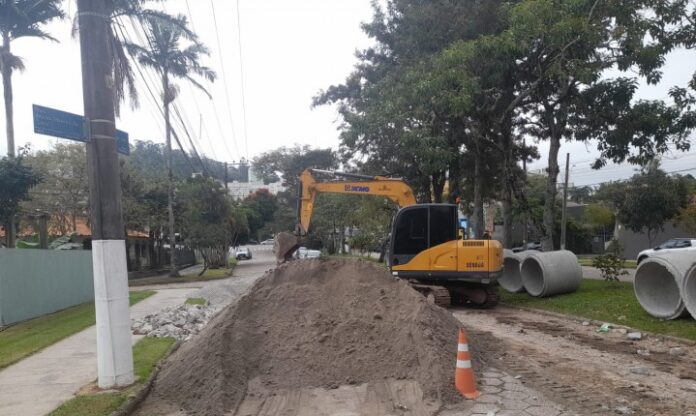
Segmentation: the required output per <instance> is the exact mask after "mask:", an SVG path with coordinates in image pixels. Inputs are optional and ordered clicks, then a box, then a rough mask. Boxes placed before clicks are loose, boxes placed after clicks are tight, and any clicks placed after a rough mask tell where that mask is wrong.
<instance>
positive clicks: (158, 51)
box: [126, 16, 216, 276]
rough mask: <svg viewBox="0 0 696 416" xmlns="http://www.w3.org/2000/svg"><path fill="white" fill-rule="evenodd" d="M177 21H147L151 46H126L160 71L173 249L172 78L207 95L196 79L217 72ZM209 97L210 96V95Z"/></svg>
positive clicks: (173, 265) (210, 77)
mask: <svg viewBox="0 0 696 416" xmlns="http://www.w3.org/2000/svg"><path fill="white" fill-rule="evenodd" d="M174 20H175V22H176V23H174V22H165V21H162V20H161V19H158V18H154V17H150V18H147V20H146V22H147V25H146V31H145V36H146V38H147V42H148V45H149V47H148V48H146V47H143V46H140V45H136V44H134V43H128V44H127V45H126V46H127V48H128V50H129V51H130V53H131V54H132V55H133V56H135V57H136V58H137V59H138V62H140V64H142V65H143V66H146V67H150V68H152V69H154V70H155V71H157V73H158V74H159V75H160V77H161V81H162V108H163V112H164V123H165V130H166V143H167V176H168V181H169V182H168V183H169V191H168V194H169V198H168V199H169V202H168V208H167V209H168V211H169V240H170V244H171V245H172V247H174V241H175V233H174V206H173V204H174V184H173V173H172V140H171V135H172V126H171V122H170V117H169V111H170V105H171V103H172V102H173V101H174V100H175V99H176V96H177V93H178V88H177V86H176V85H175V84H173V82H172V81H173V79H182V80H186V81H188V82H190V83H192V84H193V85H194V86H196V87H197V88H198V89H200V90H201V91H203V92H205V93H206V94H208V92H207V90H206V89H205V87H204V86H203V85H202V84H200V83H199V82H198V80H197V79H196V78H194V76H199V77H202V78H203V79H205V80H208V81H210V82H213V81H215V78H216V75H215V72H214V71H213V70H212V69H210V68H208V67H206V66H204V65H201V63H200V60H201V57H202V56H203V55H208V54H209V52H208V49H207V48H206V47H205V46H204V45H203V44H202V43H201V42H200V41H199V40H198V38H197V37H196V36H195V35H194V34H193V33H192V32H190V31H186V30H184V29H183V28H184V27H187V21H186V18H185V17H184V16H177V17H176V18H175V19H174ZM184 40H187V41H189V42H190V44H189V45H188V46H182V42H183V41H184ZM208 96H210V94H208ZM171 268H172V270H171V275H172V276H177V275H178V272H177V269H176V261H175V255H174V250H172V255H171Z"/></svg>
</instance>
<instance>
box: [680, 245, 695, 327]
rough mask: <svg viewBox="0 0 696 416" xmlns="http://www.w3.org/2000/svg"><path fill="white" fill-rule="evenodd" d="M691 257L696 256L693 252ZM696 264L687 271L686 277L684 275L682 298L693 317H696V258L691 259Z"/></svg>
mask: <svg viewBox="0 0 696 416" xmlns="http://www.w3.org/2000/svg"><path fill="white" fill-rule="evenodd" d="M691 257H696V256H695V255H694V254H691ZM691 261H692V262H694V264H693V265H692V266H691V268H690V269H689V270H688V271H687V272H686V277H684V284H683V285H682V300H683V301H684V306H686V309H687V310H688V311H689V313H690V314H691V316H692V317H694V319H696V258H692V260H691Z"/></svg>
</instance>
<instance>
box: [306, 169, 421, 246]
mask: <svg viewBox="0 0 696 416" xmlns="http://www.w3.org/2000/svg"><path fill="white" fill-rule="evenodd" d="M317 173H320V174H328V175H332V176H334V177H341V178H346V179H356V180H355V181H350V180H334V181H317V179H316V178H315V176H314V175H315V174H317ZM320 193H332V194H348V195H371V196H382V197H386V198H389V199H390V200H392V201H394V202H395V203H396V204H398V205H399V207H402V208H403V207H406V206H409V205H414V204H416V197H415V195H414V194H413V190H412V189H411V187H410V186H408V184H406V182H404V181H403V179H398V178H387V177H384V176H368V175H358V174H353V173H344V172H332V171H325V170H318V169H305V171H304V172H302V175H300V186H299V189H298V203H297V204H298V207H297V211H298V218H299V223H298V227H297V228H298V230H296V231H297V232H298V233H299V234H300V235H305V234H307V231H308V230H309V224H310V223H311V221H312V214H313V213H314V201H315V200H316V197H317V195H318V194H320Z"/></svg>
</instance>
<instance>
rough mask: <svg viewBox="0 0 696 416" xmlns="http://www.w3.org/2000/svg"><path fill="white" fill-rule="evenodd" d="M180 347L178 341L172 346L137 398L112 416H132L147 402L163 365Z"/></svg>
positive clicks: (134, 397)
mask: <svg viewBox="0 0 696 416" xmlns="http://www.w3.org/2000/svg"><path fill="white" fill-rule="evenodd" d="M180 346H181V341H176V342H175V343H174V344H173V345H172V346H171V348H169V351H168V352H167V354H166V355H165V356H164V357H163V358H162V359H161V360H160V362H159V363H157V365H156V366H155V368H154V369H153V370H152V373H150V377H148V379H147V381H146V382H145V384H143V387H142V388H141V389H140V390H139V391H138V392H137V393H136V394H135V396H133V397H132V398H130V399H128V400H126V402H125V403H123V404H122V405H121V407H119V408H118V409H117V410H116V411H114V412H113V413H111V415H110V416H129V415H131V414H132V413H133V412H134V411H135V410H136V409H137V408H138V407H139V406H140V404H142V402H143V400H145V398H146V397H147V395H148V394H150V391H151V390H152V387H153V386H154V385H155V379H156V378H157V375H159V372H160V370H161V369H162V365H163V364H164V362H165V361H166V360H167V358H168V357H170V356H171V355H172V354H174V352H176V350H178V349H179V347H180Z"/></svg>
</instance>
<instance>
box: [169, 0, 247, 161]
mask: <svg viewBox="0 0 696 416" xmlns="http://www.w3.org/2000/svg"><path fill="white" fill-rule="evenodd" d="M162 7H164V5H163V6H162ZM186 10H187V11H188V17H189V20H190V21H191V28H192V29H193V31H194V32H196V24H195V22H194V21H193V14H192V13H191V7H190V5H189V1H188V0H186ZM187 85H188V88H189V91H190V92H191V97H192V98H193V103H194V104H195V105H196V108H201V106H200V105H199V104H198V99H197V98H196V94H195V92H194V90H193V87H192V86H191V84H187ZM210 101H211V103H212V104H213V114H214V115H215V121H216V122H217V127H218V132H219V133H220V138H221V139H222V144H223V145H224V147H225V151H226V152H227V155H228V156H229V157H230V159H231V160H234V155H233V154H232V152H231V151H230V149H229V147H228V146H227V142H226V141H225V140H224V137H225V134H224V132H223V129H222V123H220V116H219V115H218V109H217V105H216V103H215V99H214V98H212V97H211V99H210ZM201 140H203V138H201ZM208 142H209V144H210V148H211V150H212V155H213V157H214V158H215V159H217V155H216V152H215V146H214V144H213V141H212V139H211V138H210V137H208Z"/></svg>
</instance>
